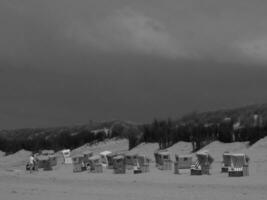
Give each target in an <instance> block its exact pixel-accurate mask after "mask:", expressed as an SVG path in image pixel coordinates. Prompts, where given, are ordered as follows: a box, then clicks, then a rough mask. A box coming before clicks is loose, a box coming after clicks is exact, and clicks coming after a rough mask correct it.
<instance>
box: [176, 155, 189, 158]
mask: <svg viewBox="0 0 267 200" xmlns="http://www.w3.org/2000/svg"><path fill="white" fill-rule="evenodd" d="M175 156H176V157H179V158H192V155H179V154H175Z"/></svg>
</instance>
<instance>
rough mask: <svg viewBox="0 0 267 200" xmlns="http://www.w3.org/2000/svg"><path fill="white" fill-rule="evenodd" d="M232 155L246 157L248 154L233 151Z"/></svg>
mask: <svg viewBox="0 0 267 200" xmlns="http://www.w3.org/2000/svg"><path fill="white" fill-rule="evenodd" d="M231 156H233V157H246V154H244V153H232V154H231Z"/></svg>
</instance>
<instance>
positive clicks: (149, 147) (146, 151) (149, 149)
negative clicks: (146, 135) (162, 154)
mask: <svg viewBox="0 0 267 200" xmlns="http://www.w3.org/2000/svg"><path fill="white" fill-rule="evenodd" d="M158 148H159V145H158V143H141V144H139V145H138V146H136V147H135V148H133V149H131V150H130V151H129V152H130V153H136V154H143V155H146V156H147V157H148V158H149V159H150V160H152V161H154V160H155V158H154V152H155V151H156V150H157V149H158Z"/></svg>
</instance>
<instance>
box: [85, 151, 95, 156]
mask: <svg viewBox="0 0 267 200" xmlns="http://www.w3.org/2000/svg"><path fill="white" fill-rule="evenodd" d="M93 154H94V153H93V152H92V151H90V150H87V151H84V152H83V155H84V156H88V157H90V156H92V155H93Z"/></svg>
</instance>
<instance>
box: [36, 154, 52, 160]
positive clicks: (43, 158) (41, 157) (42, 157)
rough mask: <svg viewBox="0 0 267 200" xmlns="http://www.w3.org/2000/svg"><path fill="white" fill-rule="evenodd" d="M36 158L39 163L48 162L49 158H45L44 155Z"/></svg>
mask: <svg viewBox="0 0 267 200" xmlns="http://www.w3.org/2000/svg"><path fill="white" fill-rule="evenodd" d="M37 158H38V160H39V161H45V160H49V157H48V156H45V155H40V156H38V157H37Z"/></svg>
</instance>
